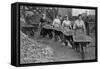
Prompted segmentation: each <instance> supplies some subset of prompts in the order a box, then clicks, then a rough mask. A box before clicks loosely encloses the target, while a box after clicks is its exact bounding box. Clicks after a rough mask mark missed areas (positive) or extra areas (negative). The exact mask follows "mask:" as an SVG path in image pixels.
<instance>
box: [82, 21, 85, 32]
mask: <svg viewBox="0 0 100 69" xmlns="http://www.w3.org/2000/svg"><path fill="white" fill-rule="evenodd" d="M82 26H83V29H84V32H86V27H85V24H84V21H83V22H82Z"/></svg>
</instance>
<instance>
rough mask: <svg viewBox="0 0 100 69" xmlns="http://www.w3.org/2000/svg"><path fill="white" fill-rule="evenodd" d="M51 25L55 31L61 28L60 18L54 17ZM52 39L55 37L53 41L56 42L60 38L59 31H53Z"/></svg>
mask: <svg viewBox="0 0 100 69" xmlns="http://www.w3.org/2000/svg"><path fill="white" fill-rule="evenodd" d="M52 25H53V26H54V28H55V29H57V28H60V26H61V20H60V16H58V15H57V16H56V18H55V19H54V21H53V24H52ZM54 37H55V40H58V39H59V38H60V31H57V30H54Z"/></svg>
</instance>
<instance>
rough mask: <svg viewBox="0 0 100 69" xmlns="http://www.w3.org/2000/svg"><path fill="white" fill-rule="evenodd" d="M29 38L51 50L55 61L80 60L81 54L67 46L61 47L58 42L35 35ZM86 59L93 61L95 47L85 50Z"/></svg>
mask: <svg viewBox="0 0 100 69" xmlns="http://www.w3.org/2000/svg"><path fill="white" fill-rule="evenodd" d="M30 38H32V39H34V40H36V41H37V42H40V43H42V44H45V45H47V46H50V47H51V48H53V49H54V60H55V61H73V60H82V59H81V54H80V53H79V52H77V51H75V50H74V49H72V48H71V47H69V46H64V45H62V43H61V42H60V41H54V40H52V39H48V38H47V37H45V38H41V37H39V36H38V35H37V34H36V35H35V36H34V37H30ZM92 44H93V43H92ZM90 45H91V44H90ZM88 59H95V46H89V47H87V48H86V51H85V60H88Z"/></svg>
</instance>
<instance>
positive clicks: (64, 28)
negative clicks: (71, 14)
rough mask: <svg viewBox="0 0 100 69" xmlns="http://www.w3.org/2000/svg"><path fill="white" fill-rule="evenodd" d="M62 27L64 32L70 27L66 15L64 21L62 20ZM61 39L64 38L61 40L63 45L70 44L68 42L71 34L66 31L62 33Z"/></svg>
mask: <svg viewBox="0 0 100 69" xmlns="http://www.w3.org/2000/svg"><path fill="white" fill-rule="evenodd" d="M62 28H63V30H64V32H67V31H69V30H71V29H72V27H71V22H70V20H69V19H68V16H67V15H66V16H65V17H64V21H63V22H62ZM63 39H64V40H63V41H64V43H65V45H68V46H71V45H70V43H69V42H70V41H71V40H72V35H69V34H68V33H67V34H64V38H63ZM66 41H67V42H66Z"/></svg>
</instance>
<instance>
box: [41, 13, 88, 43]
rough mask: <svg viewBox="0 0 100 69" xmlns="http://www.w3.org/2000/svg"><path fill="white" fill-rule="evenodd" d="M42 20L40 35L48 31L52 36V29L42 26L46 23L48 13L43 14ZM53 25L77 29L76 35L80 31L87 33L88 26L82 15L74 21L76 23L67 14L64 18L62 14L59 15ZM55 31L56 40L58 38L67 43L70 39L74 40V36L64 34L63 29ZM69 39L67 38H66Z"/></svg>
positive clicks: (65, 28) (66, 28)
mask: <svg viewBox="0 0 100 69" xmlns="http://www.w3.org/2000/svg"><path fill="white" fill-rule="evenodd" d="M40 22H41V32H40V35H41V36H43V37H44V36H45V33H46V32H49V35H50V37H51V36H52V35H51V31H49V30H47V31H46V29H44V28H43V27H42V26H43V25H44V24H46V22H47V21H46V15H45V14H43V15H42V18H41V19H40ZM52 26H53V27H54V28H62V29H64V30H66V31H67V30H74V31H76V35H77V34H79V33H82V34H84V33H85V34H86V28H85V24H84V21H83V20H82V15H78V19H77V20H75V21H74V23H73V24H72V23H71V21H70V20H69V18H68V16H67V15H65V16H64V18H63V17H62V16H60V15H57V16H56V18H55V19H54V20H53V23H52ZM54 33H55V37H54V38H55V40H57V39H58V38H59V39H60V40H61V41H62V42H64V43H65V44H68V42H69V41H71V40H72V37H71V36H69V35H68V36H67V35H64V36H63V35H62V32H61V31H56V30H55V31H54ZM66 39H67V40H66Z"/></svg>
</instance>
